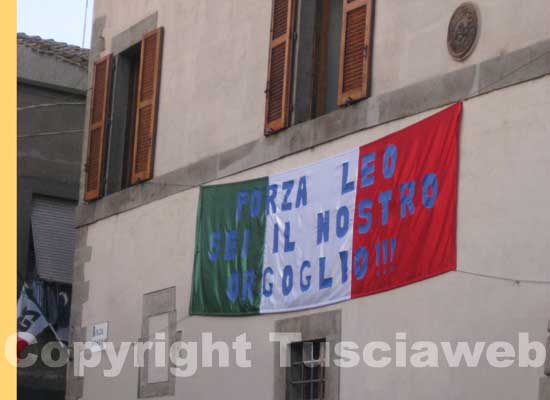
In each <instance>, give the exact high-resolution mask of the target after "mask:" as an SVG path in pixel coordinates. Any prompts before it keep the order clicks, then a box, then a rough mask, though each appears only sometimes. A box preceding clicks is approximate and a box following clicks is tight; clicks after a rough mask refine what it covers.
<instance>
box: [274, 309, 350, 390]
mask: <svg viewBox="0 0 550 400" xmlns="http://www.w3.org/2000/svg"><path fill="white" fill-rule="evenodd" d="M341 321H342V314H341V311H340V310H332V311H327V312H321V313H317V314H307V315H302V316H298V317H292V318H285V319H281V320H278V321H276V322H275V332H278V333H283V334H285V333H286V334H295V333H300V334H301V338H300V339H298V340H300V341H299V342H293V343H290V344H288V345H286V346H285V347H286V349H280V347H279V346H280V344H279V343H274V348H273V352H274V356H275V357H274V358H275V359H274V361H275V368H274V375H275V376H274V382H275V385H274V388H275V392H274V396H273V398H274V400H294V399H334V400H338V399H339V398H340V368H339V367H338V366H337V365H336V364H334V363H333V362H328V360H334V357H335V354H334V344H335V343H338V342H340V341H341V329H342V323H341ZM280 350H283V351H284V352H285V353H286V355H287V358H286V361H287V362H288V361H290V363H287V364H285V365H287V366H282V364H281V361H282V360H281V352H280Z"/></svg>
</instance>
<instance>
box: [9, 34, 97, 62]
mask: <svg viewBox="0 0 550 400" xmlns="http://www.w3.org/2000/svg"><path fill="white" fill-rule="evenodd" d="M17 44H18V45H23V46H25V47H29V48H31V49H33V50H34V51H36V52H38V53H41V54H49V55H51V56H54V57H57V58H59V59H60V60H62V61H64V62H67V63H70V64H74V65H77V66H79V67H81V68H84V69H88V53H89V50H88V49H83V48H82V47H78V46H74V45H71V44H67V43H63V42H56V41H55V40H53V39H42V38H41V37H40V36H29V35H27V34H25V33H17Z"/></svg>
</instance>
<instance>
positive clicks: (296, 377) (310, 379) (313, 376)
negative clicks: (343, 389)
mask: <svg viewBox="0 0 550 400" xmlns="http://www.w3.org/2000/svg"><path fill="white" fill-rule="evenodd" d="M325 346H326V342H325V339H318V340H311V341H305V342H297V343H292V344H291V345H290V361H291V366H290V371H289V374H288V385H287V388H288V392H287V398H288V399H289V400H295V399H296V400H298V399H300V400H301V399H304V400H306V399H307V400H310V399H311V400H313V399H324V398H325V385H326V379H325V363H324V360H325Z"/></svg>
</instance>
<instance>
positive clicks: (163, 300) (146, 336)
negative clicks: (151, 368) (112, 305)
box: [138, 286, 176, 398]
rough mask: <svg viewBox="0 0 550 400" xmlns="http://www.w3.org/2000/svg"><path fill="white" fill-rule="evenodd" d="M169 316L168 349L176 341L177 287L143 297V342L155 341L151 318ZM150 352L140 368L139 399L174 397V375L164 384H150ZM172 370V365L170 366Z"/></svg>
mask: <svg viewBox="0 0 550 400" xmlns="http://www.w3.org/2000/svg"><path fill="white" fill-rule="evenodd" d="M159 314H168V327H167V328H168V329H167V331H168V335H167V338H166V339H167V343H166V346H167V348H170V346H171V345H172V343H174V342H175V341H176V287H175V286H172V287H169V288H166V289H161V290H157V291H154V292H150V293H145V294H144V295H143V311H142V323H141V339H142V341H147V340H153V339H154V337H153V333H152V332H149V318H151V317H153V316H155V315H159ZM149 353H150V352H149V351H148V352H146V353H145V355H144V364H143V365H144V366H143V367H140V368H139V384H138V398H147V397H161V396H173V395H174V394H175V392H176V386H175V384H176V381H175V377H174V375H173V374H171V373H168V380H167V381H164V382H156V383H148V365H149ZM168 367H169V368H170V364H169V365H168Z"/></svg>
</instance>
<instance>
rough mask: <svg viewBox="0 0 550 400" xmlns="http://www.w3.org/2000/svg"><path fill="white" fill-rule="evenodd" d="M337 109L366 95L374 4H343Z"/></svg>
mask: <svg viewBox="0 0 550 400" xmlns="http://www.w3.org/2000/svg"><path fill="white" fill-rule="evenodd" d="M343 1H344V8H343V13H342V14H343V16H342V40H341V45H340V72H339V81H338V105H340V106H341V105H345V104H349V103H351V102H354V101H357V100H360V99H363V98H365V97H367V96H368V94H369V72H370V71H369V69H370V61H371V55H372V46H371V43H372V17H373V6H374V0H343Z"/></svg>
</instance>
